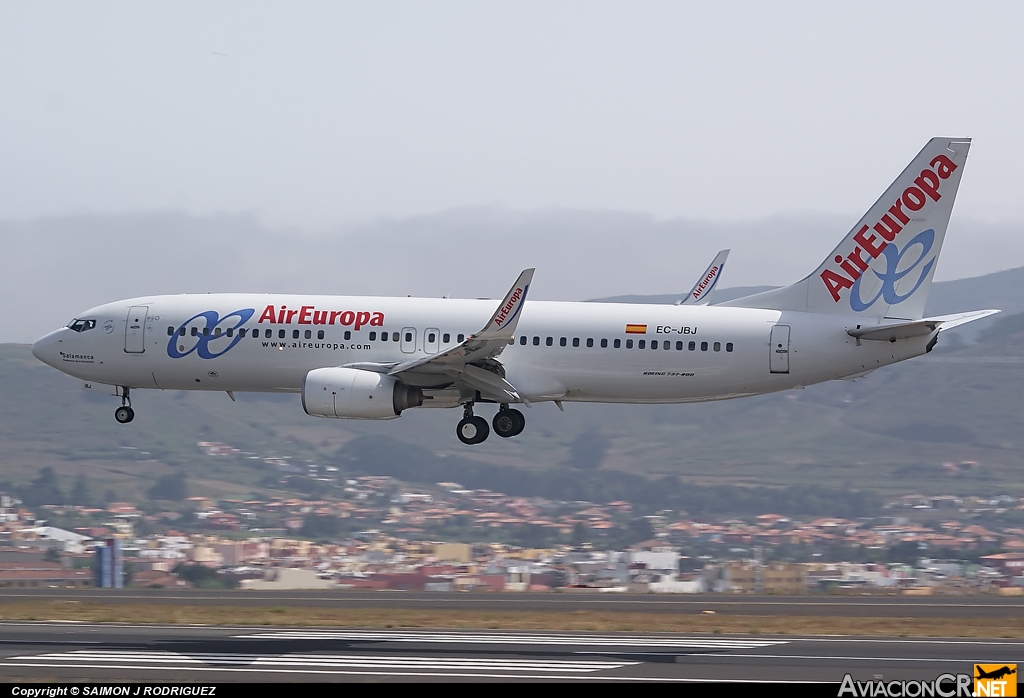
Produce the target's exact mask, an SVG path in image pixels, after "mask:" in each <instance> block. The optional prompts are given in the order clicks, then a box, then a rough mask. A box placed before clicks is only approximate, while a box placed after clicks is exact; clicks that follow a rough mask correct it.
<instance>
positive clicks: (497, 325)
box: [473, 269, 536, 339]
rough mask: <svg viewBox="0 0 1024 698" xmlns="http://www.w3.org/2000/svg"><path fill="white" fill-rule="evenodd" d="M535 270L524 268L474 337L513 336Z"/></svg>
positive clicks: (509, 337) (496, 337)
mask: <svg viewBox="0 0 1024 698" xmlns="http://www.w3.org/2000/svg"><path fill="white" fill-rule="evenodd" d="M534 271H536V270H535V269H524V270H523V273H522V274H520V275H519V278H518V279H516V282H515V283H514V284H512V288H510V289H509V290H508V293H506V294H505V298H504V300H502V301H501V305H499V306H498V309H497V310H495V311H494V315H492V316H491V319H490V321H489V322H488V323H487V324H486V325H485V326H484V328H483V329H482V330H480V331H479V332H477V333H476V334H475V335H473V338H474V339H501V338H507V339H511V338H512V333H513V332H515V331H516V325H517V324H518V323H519V313H520V312H521V311H522V309H523V304H524V303H526V293H527V292H528V291H529V290H530V282H532V281H533V272H534Z"/></svg>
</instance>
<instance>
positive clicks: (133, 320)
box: [124, 305, 149, 354]
mask: <svg viewBox="0 0 1024 698" xmlns="http://www.w3.org/2000/svg"><path fill="white" fill-rule="evenodd" d="M148 312H149V306H147V305H133V306H132V307H131V308H129V309H128V321H127V322H126V323H125V326H124V350H125V353H127V354H141V353H142V352H144V351H146V313H148Z"/></svg>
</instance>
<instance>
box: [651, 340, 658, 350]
mask: <svg viewBox="0 0 1024 698" xmlns="http://www.w3.org/2000/svg"><path fill="white" fill-rule="evenodd" d="M657 348H658V340H656V339H652V340H651V349H657Z"/></svg>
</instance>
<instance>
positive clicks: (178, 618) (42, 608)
mask: <svg viewBox="0 0 1024 698" xmlns="http://www.w3.org/2000/svg"><path fill="white" fill-rule="evenodd" d="M0 621H79V622H91V623H157V624H167V625H237V626H292V627H295V626H300V627H303V626H304V627H312V626H329V627H342V628H458V629H467V630H468V629H488V630H555V631H581V632H645V633H711V634H715V633H728V634H735V633H739V634H757V635H831V636H857V635H862V636H886V637H961V638H1024V624H1021V623H1020V622H1019V619H1012V618H1005V619H1004V618H904V617H865V616H855V617H850V616H786V615H757V616H753V615H731V614H728V615H726V614H708V613H658V614H654V613H622V612H611V613H608V612H599V611H589V610H580V611H564V612H555V613H547V612H544V613H542V612H536V611H479V610H466V611H462V610H447V609H446V610H438V611H433V610H416V609H401V608H397V609H392V608H387V609H377V608H367V609H345V608H315V607H304V606H299V607H238V606H169V605H163V604H160V605H157V604H152V605H150V604H104V603H94V602H89V601H19V602H11V603H6V602H3V603H0Z"/></svg>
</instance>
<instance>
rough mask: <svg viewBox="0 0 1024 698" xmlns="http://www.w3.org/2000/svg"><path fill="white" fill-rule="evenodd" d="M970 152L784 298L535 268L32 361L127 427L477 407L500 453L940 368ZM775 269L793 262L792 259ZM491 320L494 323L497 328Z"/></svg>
mask: <svg viewBox="0 0 1024 698" xmlns="http://www.w3.org/2000/svg"><path fill="white" fill-rule="evenodd" d="M969 147H970V141H969V140H968V139H951V138H934V139H932V140H931V141H929V142H928V144H927V145H926V146H925V148H924V149H923V150H922V151H921V152H920V153H919V154H918V155H917V157H915V158H914V160H913V161H912V162H911V163H910V165H909V166H908V167H907V169H906V170H904V171H903V173H902V174H901V175H900V176H899V177H898V178H897V179H896V181H895V182H893V184H892V185H891V186H890V187H889V188H888V189H887V190H886V191H885V193H884V194H883V195H882V197H881V198H880V199H879V200H878V201H877V202H876V203H875V204H874V205H873V206H872V207H871V208H870V209H869V210H868V212H867V213H866V214H865V215H864V217H863V218H862V219H861V220H860V221H859V222H858V223H857V225H855V226H854V227H853V229H852V230H851V231H850V232H849V234H847V235H846V236H845V237H844V238H843V240H842V242H840V243H839V246H838V247H836V249H835V250H834V251H833V252H832V253H831V254H829V255H828V257H826V258H825V261H824V262H822V263H821V265H820V266H819V267H818V268H817V269H816V270H815V271H814V272H812V273H811V274H810V275H808V276H807V277H806V278H804V279H803V280H801V281H798V282H797V283H795V284H793V285H791V286H787V287H784V288H779V289H775V290H772V291H767V292H765V293H760V294H757V295H753V296H748V297H746V298H741V299H738V300H733V301H729V302H727V303H721V304H718V305H703V304H702V303H706V300H707V292H708V291H709V290H710V287H711V286H713V285H714V282H715V281H717V279H718V276H719V274H720V271H721V265H722V263H724V259H725V257H724V254H725V252H727V251H724V252H723V253H722V254H721V255H720V256H719V257H718V258H716V261H715V262H713V263H712V266H711V267H709V268H708V271H707V272H706V273H705V276H704V277H703V278H702V279H701V280H700V281H699V282H698V284H697V285H696V286H695V287H694V290H693V291H691V294H690V296H688V298H687V300H685V301H682V302H680V303H678V304H676V305H633V304H613V303H568V302H547V301H536V300H531V301H529V302H527V300H526V299H527V294H528V293H529V290H530V282H531V280H532V278H533V271H534V270H533V269H527V270H526V271H524V272H523V273H522V274H521V275H520V276H519V278H518V279H517V280H516V282H515V283H514V284H513V285H512V288H511V289H510V290H509V292H508V293H507V294H506V295H505V298H504V299H503V300H502V301H501V302H500V303H499V304H498V305H497V307H495V304H494V302H493V301H486V300H455V299H427V298H379V297H359V296H306V295H288V296H280V295H256V294H212V295H174V296H143V297H139V298H132V299H129V300H123V301H117V302H114V303H108V304H106V305H102V306H99V307H96V308H92V309H90V310H87V311H85V312H83V313H81V314H79V315H78V316H77V317H76V318H75V319H74V320H73V321H72V322H71V323H69V324H68V325H67V327H64V328H61V329H59V330H57V331H55V332H51V333H50V334H48V335H46V336H45V337H43V338H41V339H39V340H38V341H37V342H36V343H35V344H34V345H33V346H32V353H33V354H34V355H35V356H36V357H37V358H38V359H39V360H41V361H43V362H45V363H47V364H49V365H50V366H53V367H54V368H57V369H59V370H61V371H63V372H65V373H68V374H70V375H72V376H75V377H77V378H80V379H82V380H84V381H86V382H87V385H88V384H101V385H106V386H112V387H113V389H114V394H115V395H116V396H118V397H120V398H121V407H119V408H118V409H117V410H116V413H115V417H116V418H117V421H119V422H122V423H123V422H130V421H132V419H133V418H134V415H135V413H134V410H133V409H132V406H131V396H132V394H133V393H132V391H133V390H136V389H139V388H151V389H158V390H218V391H225V392H227V393H228V394H229V395H231V397H232V399H234V393H235V392H236V391H263V392H295V393H301V395H302V406H303V409H304V410H305V411H306V413H307V414H310V415H312V416H316V417H334V418H346V419H392V418H394V417H397V416H398V415H400V414H401V413H402V412H403V411H404V410H407V409H411V408H423V407H458V406H461V407H462V408H463V412H464V414H463V418H462V420H461V421H460V422H459V423H458V427H457V434H458V437H459V439H461V440H462V441H463V442H464V443H467V444H475V443H480V442H482V441H483V440H484V439H486V438H487V436H488V434H489V432H490V428H489V427H488V424H487V421H486V420H484V419H483V418H482V417H480V416H477V415H475V414H474V406H475V405H477V404H478V403H493V404H497V405H498V406H499V407H498V411H497V414H496V415H495V416H494V419H493V420H492V422H491V424H492V425H493V427H494V431H495V432H496V433H497V434H498V435H499V436H502V437H511V436H516V435H517V434H519V433H521V432H522V431H523V428H524V426H525V422H526V420H525V418H524V417H523V414H522V412H521V411H520V410H517V409H515V408H513V407H511V406H512V405H517V404H525V405H527V406H529V405H530V404H531V403H535V402H542V401H553V402H555V403H556V404H557V405H558V406H559V408H561V407H562V403H563V402H572V401H579V402H618V403H679V402H697V401H703V400H719V399H723V398H734V397H741V396H746V395H758V394H762V393H770V392H774V391H779V390H786V389H788V388H793V387H797V386H805V385H810V384H813V383H819V382H822V381H827V380H833V379H837V378H850V377H855V376H858V375H863V374H865V373H867V372H869V371H872V370H874V369H876V368H878V367H880V366H885V365H888V364H893V363H896V362H898V361H903V360H904V359H909V358H911V357H915V356H919V355H921V354H925V353H927V352H928V351H930V350H931V349H932V347H933V346H935V343H936V341H937V339H938V334H939V332H940V331H942V330H944V329H948V328H950V327H954V326H956V325H958V324H962V323H964V322H969V321H971V320H975V319H978V318H980V317H984V316H986V315H989V314H991V313H994V312H998V311H995V310H980V311H974V312H971V313H960V314H957V315H948V316H943V317H931V318H925V317H924V307H925V300H926V297H927V294H928V290H929V287H930V286H931V282H932V277H933V276H934V274H935V265H936V261H937V259H938V256H939V252H940V250H941V248H942V242H943V239H944V237H945V234H946V227H947V224H948V222H949V217H950V213H951V211H952V208H953V200H954V198H955V197H956V192H957V187H958V186H959V183H960V176H961V174H962V173H963V168H964V165H965V162H966V159H967V151H968V149H969ZM779 254H785V250H784V249H782V248H780V250H779ZM488 318H489V319H488Z"/></svg>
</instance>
